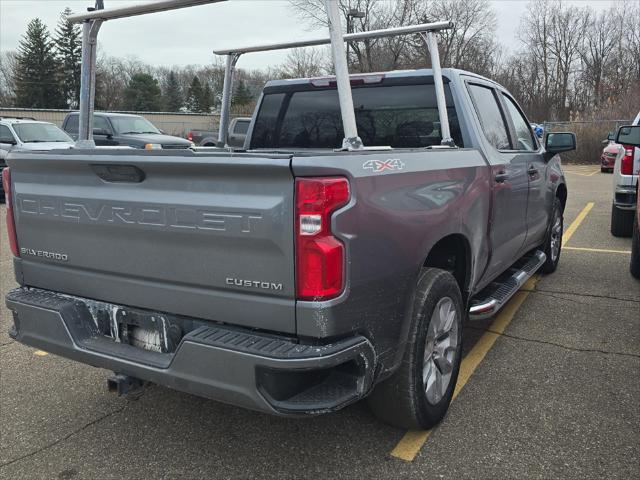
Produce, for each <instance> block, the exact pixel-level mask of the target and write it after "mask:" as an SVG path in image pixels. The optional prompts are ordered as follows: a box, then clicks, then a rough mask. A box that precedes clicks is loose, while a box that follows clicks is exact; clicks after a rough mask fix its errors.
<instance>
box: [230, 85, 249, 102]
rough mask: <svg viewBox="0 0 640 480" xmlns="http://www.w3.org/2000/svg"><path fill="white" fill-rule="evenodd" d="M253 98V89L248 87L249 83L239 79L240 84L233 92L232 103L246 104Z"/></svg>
mask: <svg viewBox="0 0 640 480" xmlns="http://www.w3.org/2000/svg"><path fill="white" fill-rule="evenodd" d="M252 100H253V95H252V94H251V90H249V88H248V87H247V84H246V83H244V80H238V86H237V87H236V91H235V93H234V94H233V100H232V102H231V103H232V104H233V105H237V106H245V105H248V104H249V103H251V101H252Z"/></svg>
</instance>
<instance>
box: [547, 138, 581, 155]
mask: <svg viewBox="0 0 640 480" xmlns="http://www.w3.org/2000/svg"><path fill="white" fill-rule="evenodd" d="M544 149H545V150H546V158H547V159H550V158H551V157H553V156H554V155H556V154H557V153H562V152H569V151H571V150H575V149H576V134H575V133H572V132H554V133H547V136H546V137H545V139H544Z"/></svg>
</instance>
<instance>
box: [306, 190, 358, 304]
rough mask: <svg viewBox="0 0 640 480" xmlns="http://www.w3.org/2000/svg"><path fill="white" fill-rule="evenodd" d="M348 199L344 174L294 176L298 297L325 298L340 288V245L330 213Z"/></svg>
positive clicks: (341, 283)
mask: <svg viewBox="0 0 640 480" xmlns="http://www.w3.org/2000/svg"><path fill="white" fill-rule="evenodd" d="M348 201H349V182H348V181H347V179H346V178H341V177H326V178H298V179H296V287H297V298H299V299H301V300H326V299H329V298H332V297H336V296H338V295H339V294H340V293H341V292H342V290H343V288H344V278H343V277H344V262H345V254H344V245H343V244H342V242H341V241H340V240H338V239H337V238H336V237H334V236H333V234H332V232H331V214H332V213H333V212H334V211H335V210H337V209H338V208H340V207H342V206H343V205H345V204H346V203H347V202H348Z"/></svg>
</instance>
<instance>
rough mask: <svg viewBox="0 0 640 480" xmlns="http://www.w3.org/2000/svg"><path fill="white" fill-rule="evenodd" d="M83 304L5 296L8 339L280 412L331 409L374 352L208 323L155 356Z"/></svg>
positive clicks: (45, 294)
mask: <svg viewBox="0 0 640 480" xmlns="http://www.w3.org/2000/svg"><path fill="white" fill-rule="evenodd" d="M86 302H87V300H86V299H82V298H79V297H70V296H66V295H60V294H56V293H55V292H50V291H46V290H39V289H29V288H19V289H16V290H13V291H12V292H9V294H8V295H7V298H6V303H7V307H8V308H9V309H10V310H11V311H12V312H13V317H14V328H13V330H12V331H11V332H10V335H11V336H12V337H13V338H15V339H16V340H17V341H19V342H21V343H24V344H26V345H30V346H33V347H37V348H41V349H43V350H46V351H48V352H51V353H54V354H56V355H60V356H63V357H67V358H70V359H73V360H76V361H79V362H82V363H86V364H89V365H93V366H96V367H100V368H106V369H109V370H113V371H114V372H118V373H122V374H126V375H129V376H133V377H137V378H140V379H142V380H146V381H149V382H153V383H157V384H160V385H164V386H167V387H170V388H173V389H176V390H180V391H183V392H187V393H192V394H195V395H199V396H202V397H206V398H211V399H214V400H218V401H221V402H225V403H229V404H233V405H238V406H241V407H245V408H249V409H253V410H259V411H263V412H267V413H272V414H279V415H296V414H298V415H301V414H310V413H313V414H317V413H324V412H328V411H332V410H337V409H340V408H342V407H344V406H346V405H348V404H350V403H353V402H355V401H357V400H359V399H360V398H362V397H363V396H365V395H366V394H367V393H368V392H369V390H370V389H371V387H372V384H373V373H374V369H375V363H376V362H375V352H374V349H373V347H372V345H371V343H370V342H369V341H368V340H367V339H366V338H364V337H361V336H354V337H351V338H348V339H344V340H340V341H337V342H333V343H331V344H327V345H302V344H300V343H297V342H296V341H295V340H294V339H291V338H288V337H279V336H275V335H268V334H263V333H256V332H254V331H251V330H248V329H239V328H232V327H226V326H222V325H217V324H211V326H199V327H197V328H195V329H194V330H192V331H190V332H189V333H187V334H186V335H184V336H183V337H182V339H181V340H180V343H179V344H178V346H177V348H176V349H175V351H174V352H173V353H159V352H152V351H148V350H143V349H141V348H138V347H135V346H132V345H128V344H125V343H120V342H116V341H114V340H113V339H112V338H110V337H107V336H104V335H102V334H100V333H98V332H97V330H96V326H95V325H94V323H95V322H94V320H93V317H92V315H91V313H90V311H89V306H90V305H88V303H86ZM89 303H90V302H89Z"/></svg>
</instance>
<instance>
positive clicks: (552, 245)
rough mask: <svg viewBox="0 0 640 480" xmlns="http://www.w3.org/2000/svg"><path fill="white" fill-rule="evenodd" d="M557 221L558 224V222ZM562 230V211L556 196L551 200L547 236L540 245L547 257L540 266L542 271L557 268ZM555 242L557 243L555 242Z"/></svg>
mask: <svg viewBox="0 0 640 480" xmlns="http://www.w3.org/2000/svg"><path fill="white" fill-rule="evenodd" d="M557 222H559V225H558V223H557ZM563 230H564V211H563V208H562V202H561V201H560V199H559V198H558V197H556V198H555V199H554V200H553V209H552V211H551V221H550V222H549V229H548V230H547V238H546V240H545V241H544V244H543V245H542V251H543V252H544V254H545V255H546V256H547V259H546V260H545V262H544V263H543V264H542V266H541V267H540V271H541V272H542V273H553V272H555V271H556V268H558V263H559V262H560V254H561V253H562V233H563ZM556 242H557V243H556Z"/></svg>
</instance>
